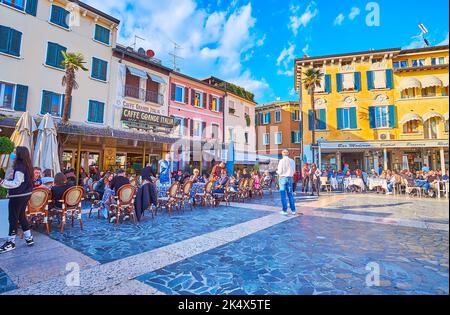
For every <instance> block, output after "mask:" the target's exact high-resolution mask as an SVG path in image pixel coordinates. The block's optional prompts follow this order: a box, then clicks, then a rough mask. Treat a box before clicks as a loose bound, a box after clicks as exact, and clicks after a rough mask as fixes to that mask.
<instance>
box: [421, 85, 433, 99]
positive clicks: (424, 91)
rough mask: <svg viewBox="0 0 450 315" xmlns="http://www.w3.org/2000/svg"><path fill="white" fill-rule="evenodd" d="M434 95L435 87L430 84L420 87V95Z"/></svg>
mask: <svg viewBox="0 0 450 315" xmlns="http://www.w3.org/2000/svg"><path fill="white" fill-rule="evenodd" d="M433 96H436V87H435V86H430V87H427V88H424V89H422V97H433Z"/></svg>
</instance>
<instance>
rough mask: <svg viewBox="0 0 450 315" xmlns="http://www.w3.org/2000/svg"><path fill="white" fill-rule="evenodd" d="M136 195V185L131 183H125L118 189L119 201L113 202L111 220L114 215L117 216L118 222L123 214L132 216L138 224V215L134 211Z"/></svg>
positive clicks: (110, 212) (117, 197) (110, 213)
mask: <svg viewBox="0 0 450 315" xmlns="http://www.w3.org/2000/svg"><path fill="white" fill-rule="evenodd" d="M135 196H136V187H134V186H133V185H131V184H128V185H124V186H122V187H120V189H119V190H118V191H117V196H116V199H117V202H116V203H113V204H111V206H110V210H109V218H108V220H111V217H112V216H115V217H116V224H117V223H119V221H120V216H121V215H122V214H125V215H128V216H130V218H131V219H132V220H133V223H134V224H136V215H135V213H134V199H135Z"/></svg>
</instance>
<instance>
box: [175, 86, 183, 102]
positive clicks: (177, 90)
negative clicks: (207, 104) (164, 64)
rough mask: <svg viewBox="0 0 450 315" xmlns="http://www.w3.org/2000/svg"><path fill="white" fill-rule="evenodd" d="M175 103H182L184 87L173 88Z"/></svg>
mask: <svg viewBox="0 0 450 315" xmlns="http://www.w3.org/2000/svg"><path fill="white" fill-rule="evenodd" d="M175 101H176V102H179V103H183V102H184V87H182V86H179V85H176V86H175Z"/></svg>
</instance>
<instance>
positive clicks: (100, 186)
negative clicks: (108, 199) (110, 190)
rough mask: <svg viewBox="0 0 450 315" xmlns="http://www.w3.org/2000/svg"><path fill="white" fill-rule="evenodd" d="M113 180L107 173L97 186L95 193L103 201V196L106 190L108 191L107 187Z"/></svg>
mask: <svg viewBox="0 0 450 315" xmlns="http://www.w3.org/2000/svg"><path fill="white" fill-rule="evenodd" d="M111 180H112V174H111V173H109V172H107V173H105V174H104V175H103V177H102V178H101V179H100V180H99V181H98V182H97V184H96V185H95V187H94V191H95V192H97V193H98V194H99V196H100V199H103V194H104V193H105V189H106V187H108V186H109V182H110V181H111Z"/></svg>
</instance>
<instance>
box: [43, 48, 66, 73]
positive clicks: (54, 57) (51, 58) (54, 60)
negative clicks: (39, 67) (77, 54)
mask: <svg viewBox="0 0 450 315" xmlns="http://www.w3.org/2000/svg"><path fill="white" fill-rule="evenodd" d="M63 51H64V52H66V51H67V48H66V47H64V46H61V45H58V44H56V43H51V42H49V43H48V45H47V58H46V60H45V64H46V65H47V66H51V67H55V68H59V69H64V66H63V65H62V62H63V60H64V57H63V55H62V53H61V52H63Z"/></svg>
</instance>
